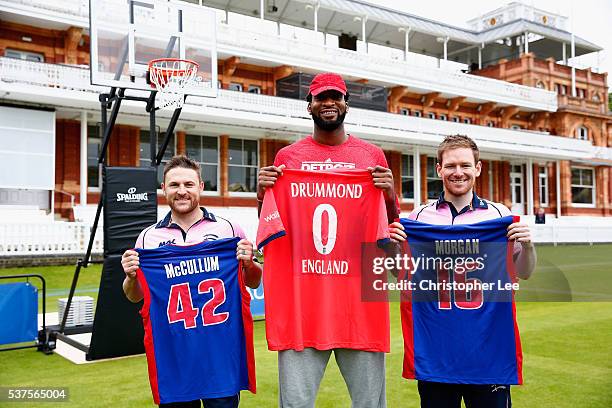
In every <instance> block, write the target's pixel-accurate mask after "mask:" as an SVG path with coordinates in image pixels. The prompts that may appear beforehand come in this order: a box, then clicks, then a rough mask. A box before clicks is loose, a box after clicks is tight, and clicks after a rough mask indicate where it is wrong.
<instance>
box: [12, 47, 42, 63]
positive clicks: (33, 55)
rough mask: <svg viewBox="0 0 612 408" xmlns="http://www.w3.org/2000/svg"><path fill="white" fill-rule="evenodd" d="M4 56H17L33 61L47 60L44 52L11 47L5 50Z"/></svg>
mask: <svg viewBox="0 0 612 408" xmlns="http://www.w3.org/2000/svg"><path fill="white" fill-rule="evenodd" d="M4 56H5V57H8V58H17V59H21V60H24V61H32V62H44V61H45V56H44V55H43V54H39V53H37V52H29V51H20V50H11V49H9V48H7V49H6V50H4Z"/></svg>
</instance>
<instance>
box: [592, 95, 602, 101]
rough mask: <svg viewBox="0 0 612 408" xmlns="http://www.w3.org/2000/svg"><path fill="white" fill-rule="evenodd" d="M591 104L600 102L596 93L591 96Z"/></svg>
mask: <svg viewBox="0 0 612 408" xmlns="http://www.w3.org/2000/svg"><path fill="white" fill-rule="evenodd" d="M593 102H601V98H600V97H599V94H598V93H594V94H593Z"/></svg>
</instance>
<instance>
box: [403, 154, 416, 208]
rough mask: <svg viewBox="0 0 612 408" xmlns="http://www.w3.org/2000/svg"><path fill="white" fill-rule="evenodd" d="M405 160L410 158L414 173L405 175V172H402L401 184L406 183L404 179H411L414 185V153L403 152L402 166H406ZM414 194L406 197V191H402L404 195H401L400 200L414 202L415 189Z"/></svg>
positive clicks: (409, 166) (409, 165) (411, 168)
mask: <svg viewBox="0 0 612 408" xmlns="http://www.w3.org/2000/svg"><path fill="white" fill-rule="evenodd" d="M411 159H412V163H410V160H411ZM404 160H408V168H409V169H410V171H411V172H413V173H412V175H411V176H405V175H404V173H403V172H402V179H401V185H402V186H403V185H404V180H410V182H411V183H413V185H414V153H412V152H410V153H402V167H403V166H404ZM412 194H413V196H412V198H404V192H403V191H402V195H401V197H400V200H401V201H402V202H403V203H413V202H414V191H413V193H412Z"/></svg>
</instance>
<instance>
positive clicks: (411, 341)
mask: <svg viewBox="0 0 612 408" xmlns="http://www.w3.org/2000/svg"><path fill="white" fill-rule="evenodd" d="M400 221H401V223H402V224H403V225H404V228H405V231H406V235H407V236H408V249H407V251H406V252H407V254H408V255H409V256H410V257H411V259H412V264H411V265H412V266H411V267H410V269H411V272H410V273H409V274H408V280H410V282H411V284H412V285H413V286H411V288H410V290H408V291H407V292H404V294H403V295H404V296H403V299H402V300H403V301H402V303H401V317H402V330H403V334H404V371H403V376H404V377H405V378H416V379H418V380H424V381H432V382H441V383H453V384H522V382H523V375H522V360H523V356H522V351H521V341H520V337H519V331H518V326H517V323H516V309H515V304H514V290H515V289H516V282H517V278H516V274H515V272H514V263H513V259H512V258H513V252H514V250H513V244H512V242H509V241H508V239H507V237H506V233H507V228H508V226H509V225H510V224H512V223H513V222H518V217H512V216H506V217H502V218H496V219H492V220H488V221H483V222H479V223H475V224H464V225H430V224H424V223H422V222H419V221H413V220H410V219H401V220H400Z"/></svg>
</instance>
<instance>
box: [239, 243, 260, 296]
mask: <svg viewBox="0 0 612 408" xmlns="http://www.w3.org/2000/svg"><path fill="white" fill-rule="evenodd" d="M254 252H255V250H254V249H253V243H252V242H251V241H249V240H248V239H244V238H243V239H241V240H240V241H238V246H237V247H236V259H238V260H239V261H240V262H241V263H242V273H243V274H244V284H245V285H247V286H248V287H249V288H252V289H256V288H257V287H258V286H259V284H260V283H261V272H262V270H261V266H259V264H257V263H255V262H253V253H254Z"/></svg>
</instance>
